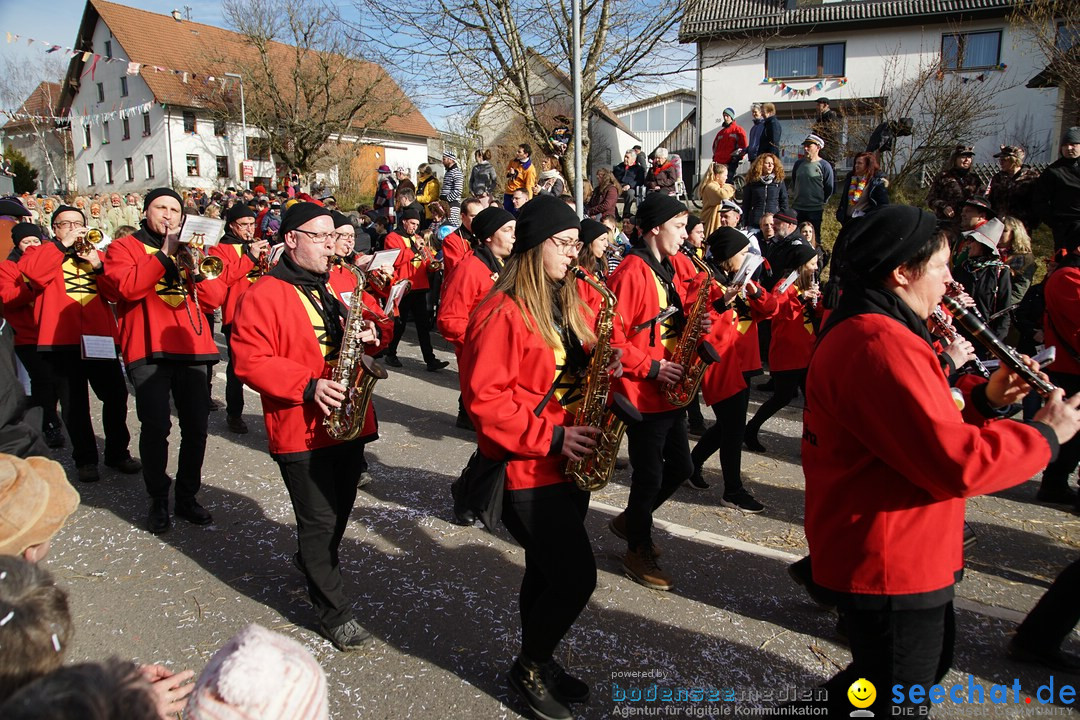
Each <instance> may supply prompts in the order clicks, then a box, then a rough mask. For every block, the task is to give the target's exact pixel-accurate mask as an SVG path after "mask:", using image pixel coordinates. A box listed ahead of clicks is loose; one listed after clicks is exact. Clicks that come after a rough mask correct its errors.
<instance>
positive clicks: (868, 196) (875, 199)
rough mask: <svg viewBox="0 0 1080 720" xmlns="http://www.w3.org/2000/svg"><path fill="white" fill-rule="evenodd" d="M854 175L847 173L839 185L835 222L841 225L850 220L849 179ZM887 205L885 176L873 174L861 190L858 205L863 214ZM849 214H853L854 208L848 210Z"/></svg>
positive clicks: (887, 190)
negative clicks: (838, 202) (838, 200)
mask: <svg viewBox="0 0 1080 720" xmlns="http://www.w3.org/2000/svg"><path fill="white" fill-rule="evenodd" d="M853 176H854V173H848V174H847V177H845V178H844V182H843V183H841V184H840V204H839V205H837V206H836V220H837V221H838V222H839V223H840V224H841V225H843V224H844V223H846V222H847V221H848V220H850V219H851V218H849V217H848V211H849V208H848V202H849V200H850V198H849V197H848V191H849V190H850V188H851V178H852V177H853ZM888 204H889V185H888V182H887V181H886V180H885V176H884V175H882V174H881V173H874V177H872V178H870V182H868V183H867V184H866V189H865V190H863V194H862V197H861V198H860V202H859V205H860V207H861V209H862V211H863V212H864V213H867V212H869V211H871V210H873V209H874V208H876V207H881V206H882V205H888ZM850 210H851V212H854V211H855V210H856V208H850Z"/></svg>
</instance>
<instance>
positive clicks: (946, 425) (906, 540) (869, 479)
mask: <svg viewBox="0 0 1080 720" xmlns="http://www.w3.org/2000/svg"><path fill="white" fill-rule="evenodd" d="M806 392H807V398H806V411H805V413H804V415H803V441H802V464H803V471H804V472H805V474H806V519H805V524H806V538H807V541H808V542H809V544H810V555H811V557H812V558H813V567H814V580H815V581H816V582H818V583H820V584H821V585H824V586H825V587H827V588H831V589H833V590H837V591H841V592H848V593H860V594H870V595H905V594H914V593H928V592H934V591H940V590H943V589H946V588H950V589H951V587H952V584H953V582H954V577H955V573H956V572H957V571H958V570H959V569H960V568H961V566H962V564H963V524H964V498H968V497H973V496H976V495H982V494H986V493H992V492H996V491H998V490H1003V489H1005V488H1008V487H1012V486H1014V485H1017V484H1019V483H1022V482H1024V481H1025V480H1027V479H1028V478H1030V477H1031V476H1032V475H1034V474H1036V473H1037V472H1039V471H1040V470H1041V469H1042V468H1043V467H1045V466H1046V464H1047V462H1048V461H1049V460H1050V458H1051V452H1052V451H1051V446H1050V443H1049V442H1048V441H1047V439H1046V438H1045V437H1044V435H1043V434H1042V433H1041V432H1040V431H1039V430H1038V429H1036V427H1034V426H1031V425H1024V424H1022V423H1019V422H1015V421H1012V420H993V421H986V420H985V419H982V422H981V423H975V422H972V421H974V420H976V417H977V413H976V412H975V411H974V410H973V408H974V407H975V403H973V402H969V403H968V410H965V415H964V416H962V415H961V413H960V411H959V410H957V409H956V405H955V403H954V401H953V398H952V396H951V394H950V391H949V385H948V382H947V381H946V378H945V375H944V373H943V372H942V370H941V365H940V363H939V362H938V358H937V356H936V355H935V354H934V350H933V349H932V348H931V347H930V345H929V344H927V343H926V342H925V341H924V340H923V339H922V338H921V337H919V336H917V335H915V334H914V333H913V332H911V331H910V330H909V329H908V328H906V327H904V326H903V325H901V324H900V323H899V322H897V321H896V320H894V319H893V318H890V317H887V316H884V315H859V316H856V317H853V318H849V319H847V320H844V321H842V322H841V323H840V324H839V325H837V326H835V327H834V328H833V329H831V330H830V331H829V332H828V333H827V334H826V335H825V336H824V337H823V338H822V339H821V342H820V344H819V345H818V348H817V351H816V352H815V353H814V358H813V360H812V361H811V363H810V372H809V377H808V378H807V382H806ZM980 419H981V418H980Z"/></svg>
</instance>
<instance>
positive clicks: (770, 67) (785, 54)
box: [765, 43, 845, 80]
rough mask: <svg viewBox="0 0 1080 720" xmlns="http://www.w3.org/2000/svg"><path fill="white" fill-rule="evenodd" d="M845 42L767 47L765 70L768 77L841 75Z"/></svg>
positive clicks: (842, 72) (795, 77)
mask: <svg viewBox="0 0 1080 720" xmlns="http://www.w3.org/2000/svg"><path fill="white" fill-rule="evenodd" d="M844 53H845V48H844V43H829V44H827V45H804V46H801V47H790V48H770V49H768V50H766V51H765V74H766V75H767V76H768V77H771V78H778V79H781V80H783V79H788V80H792V79H797V78H816V77H840V76H842V75H843V74H844Z"/></svg>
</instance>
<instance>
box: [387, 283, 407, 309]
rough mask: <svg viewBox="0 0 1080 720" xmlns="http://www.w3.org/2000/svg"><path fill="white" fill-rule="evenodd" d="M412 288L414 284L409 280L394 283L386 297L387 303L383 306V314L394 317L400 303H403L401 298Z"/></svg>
mask: <svg viewBox="0 0 1080 720" xmlns="http://www.w3.org/2000/svg"><path fill="white" fill-rule="evenodd" d="M410 287H412V283H411V282H409V281H408V280H402V281H400V282H396V283H394V285H393V287H391V288H390V294H389V295H387V296H386V302H385V303H384V304H383V312H384V313H386V314H387V315H392V314H393V313H394V311H395V310H397V306H398V303H399V302H401V298H403V297H405V293H406V292H408V291H409V288H410Z"/></svg>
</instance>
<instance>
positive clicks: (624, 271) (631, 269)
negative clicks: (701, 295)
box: [608, 254, 696, 413]
mask: <svg viewBox="0 0 1080 720" xmlns="http://www.w3.org/2000/svg"><path fill="white" fill-rule="evenodd" d="M677 258H678V256H676V258H675V259H673V260H672V262H673V263H674V266H675V288H676V292H678V294H679V298H680V300H681V302H682V306H683V308H684V309H688V308H689V306H690V304H691V302H692V301H693V298H694V295H693V294H692V292H691V288H690V284H691V283H692V282H693V280H694V278H693V277H690V278H687V277H684V276H681V275H680V274H679V273H680V268H685V265H683V264H682V262H681V261H680V260H678V259H677ZM683 259H684V260H687V259H686V258H683ZM687 262H689V260H687ZM608 287H610V288H611V291H612V292H613V293H615V297H616V298H618V300H619V304H618V306H617V308H618V315H617V318H616V320H617V322H619V323H620V324H621V328H620V330H619V332H617V333H615V340H614V341H613V342H615V343H616V347H621V348H622V350H623V356H622V364H623V376H622V377H621V378H619V379H617V380H616V381H615V384H614V388H613V389H614V390H616V391H618V392H621V393H622V394H623V395H626V397H627V398H628V399H629V400H630V402H631V403H633V404H634V406H635V407H636V408H637V409H638V410H640V411H641V412H643V413H655V412H664V411H666V410H673V409H674V406H673V405H672V404H671V403H669V402H668V401H667V399H666V398H665V397H664V388H662V387H661V386H660V383H659V382H657V381H656V379H655V378H656V373H657V372H658V371H659V370H660V361H661V360H670V359H671V353H672V352H673V351H674V349H675V348H676V347H677V346H678V343H679V332H678V324H677V318H678V317H679V316H678V315H676V316H672V317H670V318H668V319H667V320H665V321H664V322H663V323H661V324H660V325H657V326H656V327H655V328H653V327H645V328H644V329H642V330H639V331H637V332H635V330H634V328H635V326H638V325H641V324H643V323H648V322H649V321H650V320H652V319H653V318H655V317H656V316H657V314H658V313H659V312H660V310H661V309H663V308H664V307H667V302H666V300H665V301H664V302H661V297H662V296H663V293H664V291H663V288H662V286H661V284H660V281H659V280H658V279H657V278H656V275H655V274H654V273H653V271H652V268H650V267H649V266H648V265H647V264H646V263H645V261H644V260H642V259H641V258H640V257H638V256H637V255H634V254H630V255H627V256H626V258H625V259H624V260H623V261H622V262H621V263H619V266H618V267H617V268H615V271H614V272H613V273H612V274H611V278H610V279H609V281H608ZM693 292H695V293H696V288H695V289H693Z"/></svg>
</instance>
